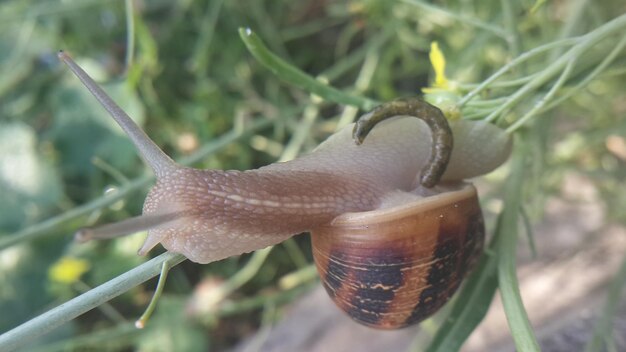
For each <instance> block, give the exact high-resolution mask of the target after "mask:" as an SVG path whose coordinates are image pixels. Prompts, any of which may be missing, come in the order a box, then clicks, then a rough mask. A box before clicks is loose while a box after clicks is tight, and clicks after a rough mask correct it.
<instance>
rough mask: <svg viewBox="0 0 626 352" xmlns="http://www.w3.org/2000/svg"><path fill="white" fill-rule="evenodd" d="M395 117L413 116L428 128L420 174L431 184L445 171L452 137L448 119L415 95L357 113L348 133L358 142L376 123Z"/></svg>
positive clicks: (360, 141)
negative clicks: (429, 143)
mask: <svg viewBox="0 0 626 352" xmlns="http://www.w3.org/2000/svg"><path fill="white" fill-rule="evenodd" d="M395 116H413V117H417V118H418V119H421V120H423V121H424V122H426V124H427V125H428V127H429V128H430V130H431V135H432V147H431V151H430V156H429V158H428V161H427V162H426V164H425V165H424V167H423V168H422V171H421V173H420V183H421V184H422V186H424V187H428V188H430V187H433V186H435V185H436V184H437V183H438V182H439V180H440V179H441V176H442V175H443V173H444V172H445V171H446V167H447V166H448V162H449V161H450V155H451V154H452V147H453V144H454V142H453V137H452V131H451V130H450V126H449V125H448V120H446V117H445V116H444V115H443V113H442V112H441V110H439V109H438V108H437V107H435V106H433V105H431V104H428V103H427V102H425V101H424V100H422V99H420V98H418V97H411V98H400V99H396V100H393V101H390V102H388V103H384V104H382V105H379V106H378V107H376V108H374V109H373V110H372V111H370V112H369V113H367V114H365V115H363V116H361V118H360V119H359V120H358V121H357V122H356V124H355V125H354V130H353V132H352V136H353V138H354V140H355V142H356V144H361V143H363V141H364V140H365V137H366V136H367V135H368V133H369V132H370V131H371V130H372V129H373V128H374V126H376V125H377V124H378V123H379V122H381V121H383V120H386V119H389V118H392V117H395Z"/></svg>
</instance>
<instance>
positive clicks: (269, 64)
mask: <svg viewBox="0 0 626 352" xmlns="http://www.w3.org/2000/svg"><path fill="white" fill-rule="evenodd" d="M239 36H240V37H241V39H242V40H243V42H244V44H245V45H246V47H247V48H248V50H249V51H250V53H251V54H252V55H253V56H254V57H255V58H256V59H257V60H258V61H259V62H260V63H261V64H263V66H265V67H266V68H267V69H269V70H270V71H272V73H274V74H275V75H276V76H277V77H278V78H280V79H282V80H284V81H285V82H288V83H290V84H293V85H294V86H297V87H300V88H301V89H304V90H306V91H308V92H310V93H313V94H316V95H318V96H320V97H322V98H323V99H325V100H329V101H333V102H336V103H339V104H346V105H353V106H357V107H359V108H361V109H363V110H371V109H372V108H374V107H375V106H376V105H378V104H379V103H378V102H376V101H374V100H371V99H368V98H364V97H361V96H357V95H352V94H349V93H346V92H343V91H340V90H338V89H336V88H334V87H331V86H329V85H327V84H324V83H323V82H321V81H319V80H317V79H315V78H313V77H311V76H309V75H307V74H306V73H304V72H302V71H301V70H300V69H299V68H297V67H295V66H293V65H291V64H289V63H287V62H286V61H284V60H283V59H281V58H279V57H278V56H276V55H275V54H274V53H272V52H271V51H269V49H268V48H267V47H266V46H265V44H263V42H262V41H261V39H260V38H259V37H258V36H257V35H256V34H255V33H254V32H252V30H251V29H249V28H240V29H239Z"/></svg>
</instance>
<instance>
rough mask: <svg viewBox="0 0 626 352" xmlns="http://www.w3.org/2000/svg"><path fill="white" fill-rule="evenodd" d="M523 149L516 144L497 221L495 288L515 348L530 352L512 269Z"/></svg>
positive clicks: (531, 341) (530, 336) (533, 344)
mask: <svg viewBox="0 0 626 352" xmlns="http://www.w3.org/2000/svg"><path fill="white" fill-rule="evenodd" d="M519 144H520V143H518V146H519ZM525 150H526V147H524V146H523V145H522V146H521V147H518V152H517V153H516V154H514V156H513V161H512V163H513V164H512V166H511V172H510V174H509V179H508V182H507V183H506V185H505V196H504V204H506V206H505V208H504V210H503V211H502V214H501V215H500V218H499V223H498V231H499V232H500V233H502V234H503V236H502V241H501V242H500V244H499V246H498V287H499V288H500V293H501V296H502V304H503V306H504V312H505V314H506V318H507V321H508V323H509V329H510V330H511V334H512V336H513V340H514V341H515V347H516V348H517V350H518V351H527V352H532V351H539V350H540V349H539V344H538V343H537V339H536V337H535V335H534V332H533V329H532V326H531V325H530V321H529V320H528V315H527V313H526V310H525V309H524V304H523V302H522V297H521V295H520V291H519V282H518V280H517V272H516V267H517V266H516V258H517V239H518V236H517V233H518V215H519V209H520V205H521V203H522V184H523V182H524V169H525V166H526V165H525Z"/></svg>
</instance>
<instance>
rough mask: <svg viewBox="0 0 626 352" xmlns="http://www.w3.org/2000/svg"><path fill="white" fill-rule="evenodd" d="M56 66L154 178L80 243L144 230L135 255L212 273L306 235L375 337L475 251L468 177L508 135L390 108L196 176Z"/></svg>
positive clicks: (450, 281)
mask: <svg viewBox="0 0 626 352" xmlns="http://www.w3.org/2000/svg"><path fill="white" fill-rule="evenodd" d="M59 58H60V59H61V60H62V61H64V62H65V63H66V64H67V65H68V66H69V67H70V69H71V70H72V71H73V72H74V74H76V75H77V76H78V78H79V79H80V80H81V81H82V82H83V83H84V84H85V85H86V86H87V88H88V89H89V90H90V91H91V92H92V94H93V95H94V96H95V97H96V98H97V99H98V100H99V101H100V103H101V104H102V105H103V106H104V108H105V109H106V110H107V111H108V112H109V113H110V114H111V116H112V117H113V118H114V119H115V120H116V121H117V123H118V124H119V125H120V126H121V127H122V129H123V130H124V131H125V132H126V133H127V134H128V136H129V137H130V138H131V140H132V141H133V143H134V144H135V146H136V147H137V149H138V150H139V152H140V154H141V156H142V158H143V159H144V161H145V162H146V163H147V164H148V165H150V167H151V168H152V169H153V171H154V173H155V174H156V177H157V181H156V185H155V186H154V187H153V188H152V190H151V191H150V192H149V194H148V196H147V198H146V201H145V204H144V208H143V215H141V216H138V217H135V218H131V219H128V220H124V221H122V222H120V223H115V224H110V225H104V226H102V227H99V228H90V229H83V230H80V231H79V232H78V233H77V238H78V239H79V240H89V239H93V238H107V237H115V236H119V235H121V234H127V233H132V232H136V231H139V230H148V237H147V239H146V241H145V243H144V244H143V246H142V247H141V249H140V250H139V254H142V255H143V254H146V253H147V252H148V251H149V250H150V249H152V248H153V247H154V246H156V245H157V244H159V243H160V244H161V245H162V246H163V247H165V248H166V249H167V250H168V251H172V252H177V253H181V254H183V255H185V256H186V257H187V258H189V259H190V260H192V261H194V262H197V263H210V262H213V261H216V260H220V259H223V258H226V257H229V256H232V255H238V254H242V253H246V252H250V251H254V250H257V249H260V248H264V247H267V246H270V245H273V244H276V243H279V242H281V241H283V240H285V239H287V238H289V237H291V236H293V235H294V234H298V233H301V232H305V231H308V232H311V235H312V243H313V256H314V259H315V263H316V265H317V268H318V270H319V273H320V276H321V279H322V283H323V285H324V287H325V288H326V290H327V292H328V294H329V295H330V296H331V298H332V299H333V300H334V301H335V303H336V304H337V305H338V306H339V307H340V308H341V309H342V310H344V311H345V312H347V313H348V314H349V315H350V317H352V318H353V319H354V320H356V321H358V322H360V323H362V324H365V325H368V326H371V327H375V328H381V329H393V328H400V327H404V326H407V325H410V324H414V323H417V322H419V321H421V320H423V319H425V318H426V317H428V316H429V315H431V314H432V313H434V312H435V311H436V310H437V309H438V308H439V307H441V306H442V305H443V304H444V303H445V302H446V301H447V300H448V299H449V298H450V297H451V296H452V294H453V293H454V292H455V290H456V289H457V288H458V286H459V284H460V282H461V280H462V278H463V277H464V275H465V273H466V272H467V271H468V270H469V269H470V268H471V266H472V263H474V262H475V261H476V259H477V257H478V256H479V255H480V253H481V251H482V245H483V242H484V226H483V218H482V213H481V210H480V207H479V204H478V198H477V194H476V190H475V189H474V187H473V186H472V185H471V184H469V183H466V182H464V181H463V180H464V179H467V178H471V177H475V176H479V175H483V174H485V173H487V172H489V171H491V170H493V169H495V168H497V167H498V166H500V165H501V164H502V163H503V162H504V161H505V160H506V159H507V158H508V156H509V154H510V150H511V141H510V138H509V137H508V135H506V134H505V133H504V132H503V131H502V130H500V129H499V128H497V127H495V126H493V125H491V124H488V123H485V122H472V121H463V120H460V121H455V122H453V123H451V125H450V127H449V128H448V124H447V121H446V119H445V117H443V114H442V113H441V111H440V110H439V109H437V108H435V107H433V106H431V105H429V104H427V103H425V102H424V101H422V100H420V99H417V98H409V99H399V100H395V101H393V102H390V103H387V104H383V105H381V106H380V107H378V108H376V109H374V110H372V112H370V113H368V114H366V115H364V116H363V117H362V118H361V120H359V122H358V123H357V125H356V126H357V127H356V128H355V127H354V126H353V125H350V126H347V127H346V128H344V129H342V130H341V131H339V132H337V133H335V134H333V135H332V136H330V137H329V138H328V139H327V140H326V141H324V142H323V143H322V144H320V145H319V146H318V147H317V148H316V149H315V150H313V151H312V152H311V153H310V154H308V155H305V156H302V157H300V158H298V159H295V160H292V161H289V162H284V163H275V164H271V165H268V166H265V167H262V168H260V169H256V170H248V171H222V170H198V169H192V168H187V167H183V166H180V165H178V164H176V163H175V162H174V161H172V159H170V158H169V157H168V156H167V155H165V154H164V153H163V152H162V151H161V150H160V149H159V148H158V147H157V146H156V145H155V144H154V142H152V141H151V140H150V139H149V137H148V136H147V135H146V134H145V133H144V132H143V131H142V130H141V129H140V128H139V127H138V126H137V125H136V124H135V123H134V122H133V121H132V120H131V119H130V118H129V117H128V115H126V113H124V111H122V110H121V108H119V107H118V106H117V105H116V104H115V103H114V102H113V101H112V100H111V99H110V98H109V97H108V96H107V95H106V94H105V93H104V92H103V91H102V90H101V89H100V88H99V87H98V86H97V84H96V83H95V82H93V80H91V78H89V76H88V75H87V74H86V73H85V72H84V71H83V70H82V69H81V68H80V67H79V66H78V65H76V64H75V63H74V62H73V61H72V60H71V58H70V57H69V56H68V55H67V54H64V53H63V52H61V53H59ZM404 115H413V116H404ZM415 117H418V119H416V118H415ZM420 119H423V120H425V121H426V122H424V121H422V120H420ZM383 120H384V121H383ZM374 125H376V127H375V128H373V127H374ZM353 129H354V136H353ZM431 130H432V133H431ZM366 135H367V138H365V136H366ZM452 136H454V140H453V138H452ZM355 140H356V142H357V143H355ZM433 141H434V143H433ZM446 166H447V168H446Z"/></svg>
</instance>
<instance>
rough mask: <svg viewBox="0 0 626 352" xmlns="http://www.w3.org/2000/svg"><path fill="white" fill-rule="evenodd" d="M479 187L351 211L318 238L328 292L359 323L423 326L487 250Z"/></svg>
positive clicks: (317, 260) (315, 240) (317, 234)
mask: <svg viewBox="0 0 626 352" xmlns="http://www.w3.org/2000/svg"><path fill="white" fill-rule="evenodd" d="M484 234H485V229H484V224H483V216H482V213H481V210H480V207H479V204H478V197H477V194H476V189H475V188H474V187H473V186H472V185H470V184H464V185H463V186H462V187H461V188H460V189H458V190H456V191H451V192H445V193H441V194H438V195H435V196H431V197H427V198H424V199H423V200H422V201H419V202H413V203H408V204H405V205H400V206H396V207H392V208H387V209H383V210H376V211H369V212H360V213H347V214H344V215H342V216H340V217H338V218H336V219H335V220H334V221H333V222H332V224H331V225H330V226H326V227H322V228H319V229H316V230H315V231H314V232H313V233H312V236H311V238H312V242H313V257H314V258H315V264H316V266H317V269H318V272H319V274H320V277H321V279H322V282H323V285H324V288H325V289H326V291H327V292H328V294H329V295H330V297H331V298H332V299H333V301H334V302H335V303H336V304H337V306H338V307H339V308H340V309H342V310H343V311H344V312H346V313H347V314H348V315H349V316H350V317H351V318H352V319H354V320H356V321H357V322H359V323H361V324H365V325H367V326H370V327H374V328H379V329H397V328H402V327H405V326H408V325H411V324H415V323H418V322H420V321H422V320H424V319H425V318H427V317H428V316H430V315H432V314H433V313H434V312H436V311H437V310H438V309H439V308H441V306H443V305H444V304H445V303H446V302H447V301H448V299H449V298H450V297H451V296H452V295H453V294H454V292H455V291H456V290H457V288H458V287H459V284H460V283H461V281H462V279H463V277H464V276H465V274H466V273H467V272H468V271H469V270H470V269H471V267H472V266H473V264H474V263H475V262H476V260H477V258H478V256H479V255H480V253H481V251H482V246H483V242H484V236H485V235H484Z"/></svg>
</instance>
